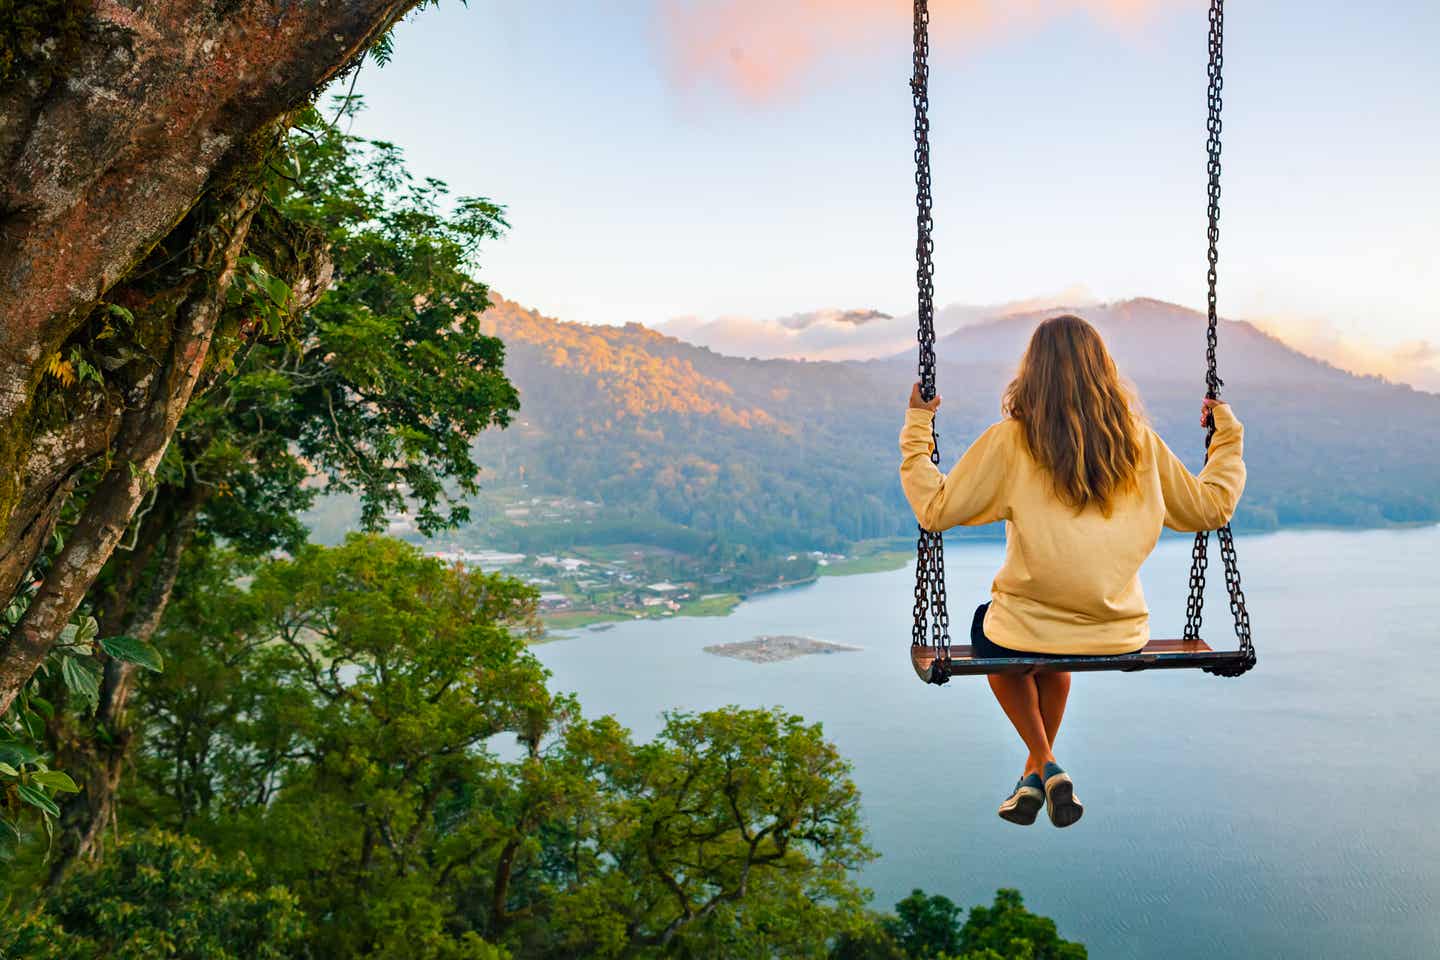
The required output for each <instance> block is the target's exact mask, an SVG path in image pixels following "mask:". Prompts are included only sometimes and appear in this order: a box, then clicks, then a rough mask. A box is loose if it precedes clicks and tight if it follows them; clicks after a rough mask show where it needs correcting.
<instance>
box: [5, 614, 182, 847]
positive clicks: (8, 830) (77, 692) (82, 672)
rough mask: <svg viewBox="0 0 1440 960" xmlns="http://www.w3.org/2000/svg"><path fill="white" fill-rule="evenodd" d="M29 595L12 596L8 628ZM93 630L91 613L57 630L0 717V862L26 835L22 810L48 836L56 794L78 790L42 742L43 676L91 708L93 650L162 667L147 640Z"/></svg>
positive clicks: (47, 713) (46, 714)
mask: <svg viewBox="0 0 1440 960" xmlns="http://www.w3.org/2000/svg"><path fill="white" fill-rule="evenodd" d="M32 596H33V590H30V589H27V590H26V591H24V592H22V593H21V594H19V595H18V596H17V597H15V598H14V599H13V600H12V601H11V602H10V605H9V606H8V607H6V609H5V611H4V613H3V617H0V624H3V626H4V627H6V628H8V627H11V626H13V625H14V624H15V623H16V621H18V620H19V619H20V615H21V614H22V613H23V612H24V610H25V607H26V605H27V604H28V603H29V601H30V598H31V597H32ZM98 634H99V625H98V624H97V623H96V621H95V618H94V617H92V616H88V615H85V614H79V615H77V616H76V617H75V619H74V621H73V622H71V623H70V624H68V625H67V626H66V627H65V628H64V630H62V631H61V633H60V642H59V643H58V644H56V646H55V648H54V649H53V650H52V651H51V652H50V655H49V656H48V657H47V658H46V660H45V663H44V665H43V666H42V667H41V670H40V673H39V676H37V677H36V678H34V679H32V680H31V682H30V683H28V684H26V685H25V687H24V688H23V689H22V690H21V692H20V696H19V698H17V700H16V701H15V705H14V706H13V707H11V709H10V710H9V711H7V712H6V713H5V715H4V716H3V717H0V861H3V860H7V859H9V858H10V856H11V855H12V853H13V851H14V848H15V846H16V843H17V842H18V841H20V840H22V839H23V838H24V836H25V829H26V826H25V819H24V818H22V816H21V814H22V813H28V814H32V815H33V814H38V815H39V817H40V823H41V825H42V826H43V827H44V829H45V832H46V833H47V834H50V833H52V832H53V830H54V824H55V820H56V818H58V817H59V816H60V808H59V806H58V801H59V799H60V797H61V795H63V794H73V793H76V792H78V791H79V789H80V788H79V786H78V785H77V784H76V783H75V781H74V780H73V779H72V778H71V776H70V774H68V773H66V772H65V771H63V770H58V769H53V761H54V755H53V753H52V752H51V751H49V750H46V749H45V746H44V745H45V735H46V729H47V726H48V725H49V724H50V723H52V722H53V721H54V719H55V714H56V706H55V704H54V703H52V702H51V700H50V699H48V698H46V697H44V696H42V695H41V692H40V688H41V686H42V684H43V683H44V681H45V679H46V678H47V677H50V676H54V677H57V678H58V680H57V682H56V684H53V685H55V686H58V688H59V689H61V690H63V691H67V692H68V693H69V695H70V696H71V697H73V698H75V699H76V700H77V701H78V702H79V704H80V705H81V707H82V708H87V707H88V708H89V709H93V708H94V706H95V702H96V699H97V698H98V696H99V693H100V681H101V672H100V665H99V664H98V662H97V661H96V659H95V657H96V654H97V653H100V652H102V651H103V652H105V653H107V654H108V655H110V656H113V657H116V658H118V659H121V660H126V661H130V662H134V663H139V664H142V665H144V666H145V667H147V668H148V669H152V670H159V669H161V667H162V660H161V657H160V654H159V653H158V652H157V651H156V650H155V648H154V647H152V646H151V645H150V644H148V643H145V642H144V641H141V640H136V639H135V638H133V637H100V636H98Z"/></svg>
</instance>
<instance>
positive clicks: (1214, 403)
mask: <svg viewBox="0 0 1440 960" xmlns="http://www.w3.org/2000/svg"><path fill="white" fill-rule="evenodd" d="M1224 405H1225V401H1224V400H1219V399H1216V398H1215V397H1206V398H1205V399H1204V400H1201V401H1200V426H1202V427H1208V426H1210V417H1211V415H1212V412H1213V411H1214V409H1215V408H1216V407H1221V406H1224Z"/></svg>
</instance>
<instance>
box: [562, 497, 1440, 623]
mask: <svg viewBox="0 0 1440 960" xmlns="http://www.w3.org/2000/svg"><path fill="white" fill-rule="evenodd" d="M1428 528H1440V523H1437V522H1436V521H1433V520H1415V521H1406V522H1401V523H1392V524H1387V525H1385V526H1383V527H1352V526H1346V525H1343V524H1318V523H1316V524H1295V525H1292V526H1287V527H1280V528H1277V529H1275V530H1253V531H1249V532H1241V531H1236V533H1235V538H1236V539H1237V540H1245V539H1248V538H1251V537H1268V536H1275V535H1276V534H1285V533H1356V534H1360V533H1385V532H1392V533H1393V532H1404V531H1407V530H1422V529H1428ZM1161 536H1162V538H1165V537H1169V538H1189V537H1190V536H1191V535H1190V534H1188V533H1176V532H1174V531H1172V530H1165V531H1163V532H1162V534H1161ZM950 539H951V542H953V543H974V544H981V543H983V544H998V543H1004V542H1005V538H1004V537H1003V536H990V535H969V536H963V535H962V536H957V537H952V538H950ZM913 559H914V553H913V552H912V551H908V550H906V551H901V550H892V549H879V550H875V551H873V552H871V553H868V554H863V555H861V556H856V557H850V558H848V559H846V560H842V561H838V562H836V563H833V564H829V565H828V566H825V567H820V568H819V569H817V570H816V572H815V574H814V575H813V576H810V577H806V578H804V579H801V580H791V581H784V582H780V583H769V584H763V585H761V586H758V587H753V588H751V589H750V590H747V591H744V592H737V593H729V594H725V595H724V598H725V599H724V601H723V602H722V603H716V602H715V601H714V599H712V600H710V601H703V600H702V601H689V602H687V603H683V604H681V606H680V609H679V610H676V611H674V612H673V613H670V614H668V615H663V616H647V615H645V614H634V615H631V614H624V613H618V612H612V611H601V610H596V611H593V612H591V611H574V612H567V613H563V614H558V615H554V616H552V617H543V616H542V617H541V621H542V622H543V623H544V624H545V636H544V637H542V638H541V639H540V640H537V641H535V642H536V643H546V642H548V641H550V640H558V639H565V638H567V637H566V635H568V634H572V633H574V632H577V631H581V630H584V631H587V632H602V631H597V630H595V628H596V627H599V626H603V625H604V624H610V625H612V626H613V625H614V624H616V623H629V622H631V621H638V620H676V619H679V618H681V617H728V616H729V615H730V614H731V612H732V611H734V609H735V608H736V607H738V606H739V605H740V604H741V603H744V602H745V601H746V600H749V599H751V598H753V597H758V596H762V595H764V594H767V593H775V592H777V591H780V590H792V589H795V588H796V587H805V586H811V585H813V584H815V583H818V582H819V581H820V580H821V579H822V578H824V577H856V576H864V575H866V574H871V573H887V572H889V571H892V570H901V569H904V568H905V567H907V566H909V565H910V562H911V561H912V560H913ZM692 607H697V608H701V607H703V609H690V608H692ZM555 621H560V623H558V624H557V623H555ZM605 629H608V627H607V628H605Z"/></svg>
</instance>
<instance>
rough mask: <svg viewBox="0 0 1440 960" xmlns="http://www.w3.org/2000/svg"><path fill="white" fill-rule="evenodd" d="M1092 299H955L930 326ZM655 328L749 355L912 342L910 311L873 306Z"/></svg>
mask: <svg viewBox="0 0 1440 960" xmlns="http://www.w3.org/2000/svg"><path fill="white" fill-rule="evenodd" d="M1092 303H1094V301H1093V299H1092V298H1090V296H1089V294H1088V293H1086V292H1085V290H1084V289H1082V288H1078V287H1077V288H1071V289H1069V290H1066V291H1065V292H1064V293H1062V294H1059V295H1057V296H1050V297H1036V298H1033V299H1030V300H1020V301H1014V302H1011V303H1006V304H1000V305H998V306H988V307H977V306H968V305H961V304H953V305H951V306H947V307H942V308H941V309H939V310H937V311H936V313H935V330H936V332H937V333H938V334H940V335H942V336H943V335H945V334H947V333H951V332H953V331H955V330H958V329H960V328H961V327H963V326H967V325H969V324H972V323H979V322H981V321H984V320H988V319H993V318H995V317H1000V316H1005V315H1007V314H1014V313H1024V312H1028V311H1033V310H1041V309H1045V308H1049V307H1053V306H1056V305H1058V304H1070V305H1071V306H1072V307H1073V306H1076V305H1078V306H1089V305H1091V304H1092ZM659 332H661V333H664V334H667V335H670V336H673V337H676V338H678V339H681V340H685V341H687V342H689V343H692V344H695V345H697V346H705V347H709V348H711V349H712V350H715V351H716V352H718V353H723V354H726V355H728V356H733V357H753V358H755V359H765V360H773V359H791V360H794V359H799V358H801V357H804V358H807V359H810V360H868V359H872V358H875V357H883V356H887V355H889V354H893V353H896V352H898V351H901V350H906V349H909V348H912V347H913V346H914V345H915V314H913V313H912V314H909V315H908V316H899V317H896V316H891V315H890V314H887V313H881V312H880V311H878V310H813V311H810V312H808V313H797V314H793V315H791V316H788V317H780V318H778V319H775V320H769V319H756V318H754V317H721V318H719V319H717V320H700V319H698V318H695V317H678V318H676V319H674V320H667V321H666V322H665V323H663V324H661V325H660V331H659Z"/></svg>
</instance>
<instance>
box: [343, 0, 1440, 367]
mask: <svg viewBox="0 0 1440 960" xmlns="http://www.w3.org/2000/svg"><path fill="white" fill-rule="evenodd" d="M931 8H932V21H933V26H932V34H933V38H934V39H933V47H932V56H931V59H932V77H931V123H932V135H931V141H932V162H933V165H934V184H935V186H934V192H935V219H936V227H935V243H936V254H935V259H936V300H937V303H939V304H942V305H943V304H972V305H975V304H998V303H1005V302H1010V301H1016V300H1029V299H1032V298H1046V297H1056V298H1057V299H1065V298H1072V299H1073V298H1075V297H1088V298H1091V299H1095V300H1102V301H1103V300H1118V299H1123V298H1127V297H1134V296H1149V297H1157V298H1161V299H1165V300H1170V301H1174V302H1177V303H1181V304H1184V305H1187V306H1192V307H1196V308H1203V306H1204V299H1205V287H1204V270H1205V260H1204V256H1205V182H1204V180H1205V166H1204V164H1205V152H1204V143H1205V129H1204V123H1205V57H1206V44H1205V37H1206V29H1207V24H1206V5H1205V4H1203V3H1201V2H1197V0H1023V2H1017V0H931ZM395 40H396V43H395V54H394V58H393V60H392V61H391V62H390V63H389V64H388V65H386V66H385V67H383V68H379V67H377V66H375V65H374V64H373V63H372V64H367V65H366V66H365V67H364V69H363V70H362V72H361V74H360V76H359V77H358V81H357V91H358V92H359V93H360V94H362V95H363V97H364V99H365V103H366V110H365V112H363V113H362V114H361V115H360V116H359V117H358V118H357V119H356V120H355V122H354V127H353V132H355V133H357V134H361V135H364V136H367V137H374V138H380V139H385V140H390V141H393V142H395V143H397V144H399V145H401V146H402V147H404V148H405V150H406V153H407V156H408V157H409V159H410V163H411V166H412V168H413V169H414V171H415V172H416V173H418V174H421V175H425V176H434V177H439V178H440V179H443V180H446V181H447V182H449V184H450V185H451V187H452V189H453V190H454V191H455V192H456V193H457V194H461V195H483V196H488V197H490V198H492V199H494V200H496V201H498V202H500V203H502V204H503V205H504V206H505V207H506V209H507V211H508V218H509V220H510V223H511V229H510V230H509V232H508V233H507V235H506V236H505V237H504V238H503V239H501V240H499V241H496V242H494V243H492V244H491V245H490V246H489V247H488V248H487V249H486V250H485V251H484V252H483V254H482V256H481V258H480V273H481V276H482V277H483V278H484V279H485V280H486V281H487V282H489V283H490V284H491V285H492V286H493V287H494V288H495V289H496V290H497V291H498V292H500V293H502V294H504V295H505V296H507V297H509V298H511V299H514V300H517V301H519V302H521V303H524V304H525V305H527V306H531V307H535V308H538V309H540V310H541V311H542V312H544V313H546V314H547V315H550V316H554V317H558V318H560V319H564V320H577V321H582V322H587V323H624V322H628V321H637V322H640V323H644V324H647V325H650V326H662V328H663V325H664V324H666V323H667V322H669V323H672V324H674V325H677V326H678V327H684V326H685V325H686V324H688V325H690V327H691V328H693V327H694V326H695V325H697V324H704V323H706V322H711V321H716V320H725V321H727V322H734V321H741V322H750V323H755V324H759V325H761V326H763V325H765V324H771V323H777V322H778V321H779V320H780V319H781V318H793V317H795V316H796V315H801V314H806V313H808V312H810V311H825V310H878V311H883V312H885V313H890V314H896V315H904V314H906V313H912V312H913V311H914V309H915V291H914V259H913V258H914V229H915V219H914V218H915V214H914V183H913V172H912V164H913V159H912V155H911V150H912V147H911V135H912V134H911V125H912V117H911V104H910V93H909V87H908V79H909V72H910V4H909V2H907V0H609V2H606V3H595V2H593V0H589V2H584V0H551V2H548V3H543V4H541V3H521V2H515V0H470V2H469V4H468V5H462V4H461V3H460V2H457V0H442V3H441V4H440V5H439V7H438V8H434V9H429V10H426V11H423V12H421V13H419V14H417V15H415V16H413V17H412V18H411V19H410V20H409V21H407V22H406V23H404V24H402V25H401V26H400V27H399V28H397V32H396V37H395ZM1437 45H1440V3H1437V2H1436V0H1381V2H1375V3H1369V4H1357V3H1353V2H1339V0H1265V2H1249V3H1237V2H1234V0H1232V2H1231V4H1230V5H1229V9H1227V11H1226V46H1225V94H1224V97H1225V110H1224V123H1225V126H1224V156H1223V163H1224V192H1223V196H1222V201H1221V208H1222V215H1221V240H1220V250H1221V261H1220V275H1221V279H1220V309H1221V313H1222V314H1223V315H1224V316H1227V317H1232V318H1237V319H1248V320H1252V321H1255V322H1257V323H1260V324H1261V325H1262V326H1265V327H1266V328H1267V329H1270V330H1272V331H1275V332H1277V333H1279V334H1281V335H1282V336H1284V337H1286V338H1287V339H1289V340H1290V341H1291V342H1293V343H1295V344H1296V345H1297V346H1300V347H1302V348H1304V349H1307V350H1309V351H1310V352H1312V353H1315V354H1317V355H1321V356H1325V357H1326V358H1327V359H1332V360H1335V361H1337V362H1340V363H1341V364H1342V365H1345V366H1349V367H1351V368H1352V369H1358V370H1361V371H1362V372H1379V373H1383V374H1386V375H1389V376H1392V377H1394V378H1397V379H1403V380H1408V381H1409V382H1412V383H1417V384H1419V385H1422V386H1425V387H1427V388H1429V389H1436V390H1440V93H1437V91H1440V58H1437V57H1435V56H1434V50H1435V49H1436V47H1437ZM1062 291H1064V296H1057V295H1059V294H1061V292H1062ZM792 322H793V321H792Z"/></svg>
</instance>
